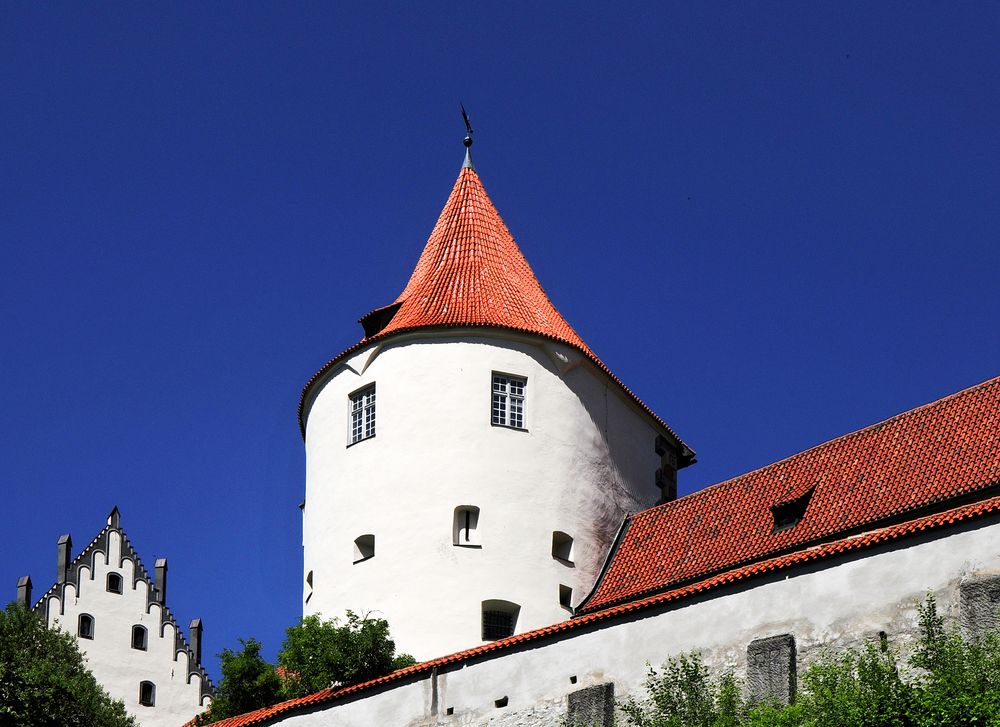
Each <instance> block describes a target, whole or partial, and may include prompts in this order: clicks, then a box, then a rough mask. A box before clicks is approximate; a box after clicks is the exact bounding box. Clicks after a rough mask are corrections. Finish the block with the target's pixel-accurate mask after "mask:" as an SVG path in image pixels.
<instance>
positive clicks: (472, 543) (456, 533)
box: [452, 505, 482, 548]
mask: <svg viewBox="0 0 1000 727" xmlns="http://www.w3.org/2000/svg"><path fill="white" fill-rule="evenodd" d="M452 542H453V543H454V544H455V545H460V546H463V547H466V548H480V547H482V545H481V544H480V542H479V508H478V507H476V506H475V505H462V506H461V507H456V508H455V523H454V526H453V527H452Z"/></svg>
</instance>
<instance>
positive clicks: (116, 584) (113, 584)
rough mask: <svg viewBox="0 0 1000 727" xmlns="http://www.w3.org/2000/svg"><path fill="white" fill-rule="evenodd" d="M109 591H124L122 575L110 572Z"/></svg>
mask: <svg viewBox="0 0 1000 727" xmlns="http://www.w3.org/2000/svg"><path fill="white" fill-rule="evenodd" d="M107 591H108V593H121V592H122V577H121V576H120V575H118V574H117V573H108V582H107Z"/></svg>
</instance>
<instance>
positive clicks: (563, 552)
mask: <svg viewBox="0 0 1000 727" xmlns="http://www.w3.org/2000/svg"><path fill="white" fill-rule="evenodd" d="M552 557H553V558H555V559H556V560H561V561H562V562H563V563H567V564H570V565H572V563H573V538H572V537H570V536H569V535H567V534H566V533H564V532H563V531H561V530H556V531H554V532H553V533H552Z"/></svg>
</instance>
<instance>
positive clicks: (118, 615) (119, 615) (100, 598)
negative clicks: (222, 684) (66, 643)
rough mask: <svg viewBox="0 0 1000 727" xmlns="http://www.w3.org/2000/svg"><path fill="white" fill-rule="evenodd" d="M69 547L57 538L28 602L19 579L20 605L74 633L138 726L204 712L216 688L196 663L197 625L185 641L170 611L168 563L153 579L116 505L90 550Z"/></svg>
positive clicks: (26, 587) (163, 725) (163, 726)
mask: <svg viewBox="0 0 1000 727" xmlns="http://www.w3.org/2000/svg"><path fill="white" fill-rule="evenodd" d="M72 549H73V540H72V538H71V537H70V536H69V535H63V536H62V537H60V538H59V542H58V544H57V553H56V580H55V582H54V583H53V584H52V586H51V587H50V588H49V589H48V590H47V591H46V592H45V593H44V595H42V597H41V598H40V599H38V601H37V602H35V603H34V604H32V601H31V579H30V578H29V577H28V576H24V577H22V578H21V579H20V580H19V581H18V586H17V601H18V602H19V603H20V604H21V605H23V606H25V607H26V608H32V609H33V610H34V612H35V613H36V614H38V616H39V617H40V618H42V619H44V620H45V623H46V624H48V626H49V627H51V628H61V629H62V630H64V631H67V632H69V633H70V634H73V635H74V636H76V638H77V643H78V644H79V646H80V650H81V651H82V652H83V653H84V655H85V657H86V659H87V666H88V667H89V669H90V670H91V672H92V673H93V674H94V677H95V679H97V681H98V683H99V684H101V685H102V686H103V687H104V689H106V690H107V692H108V693H109V694H110V695H111V696H112V697H113V698H115V699H121V700H123V701H124V703H125V709H126V710H127V711H128V712H129V713H130V714H132V715H134V716H135V717H136V718H137V720H138V722H139V724H140V725H142V727H168V726H170V727H175V726H176V725H178V724H181V723H182V722H184V721H185V720H188V719H190V718H191V717H193V716H194V715H196V714H198V713H199V712H201V711H203V710H204V708H205V707H206V706H207V705H208V704H209V703H210V702H211V695H212V692H213V687H212V682H211V680H210V679H209V677H208V673H207V672H206V671H205V669H204V667H203V666H202V665H201V638H202V624H201V621H200V620H199V619H194V620H193V621H191V624H190V627H189V628H190V631H189V633H190V639H185V637H184V634H183V633H182V632H181V628H180V626H179V624H178V623H177V621H176V619H175V618H174V615H173V614H172V613H171V612H170V609H169V608H168V607H167V560H166V559H165V558H163V559H160V560H157V561H156V564H155V566H154V574H153V576H152V577H150V575H149V572H148V571H147V570H146V568H145V566H143V564H142V561H141V560H140V558H139V554H138V553H136V552H135V549H134V548H133V547H132V544H131V543H130V542H129V539H128V536H127V535H126V534H125V531H124V530H123V529H122V527H121V514H120V513H119V511H118V508H117V507H116V508H114V509H113V510H112V511H111V514H110V515H109V516H108V522H107V525H106V526H105V527H104V529H102V530H101V531H100V532H99V533H98V534H97V535H96V536H95V537H94V539H93V540H91V541H90V543H89V544H88V545H87V547H85V548H84V549H83V550H82V551H80V552H79V553H78V554H77V555H75V556H74V555H73V553H72Z"/></svg>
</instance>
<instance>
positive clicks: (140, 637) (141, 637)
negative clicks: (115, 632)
mask: <svg viewBox="0 0 1000 727" xmlns="http://www.w3.org/2000/svg"><path fill="white" fill-rule="evenodd" d="M132 648H133V649H139V650H140V651H145V650H146V627H145V626H133V627H132Z"/></svg>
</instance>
